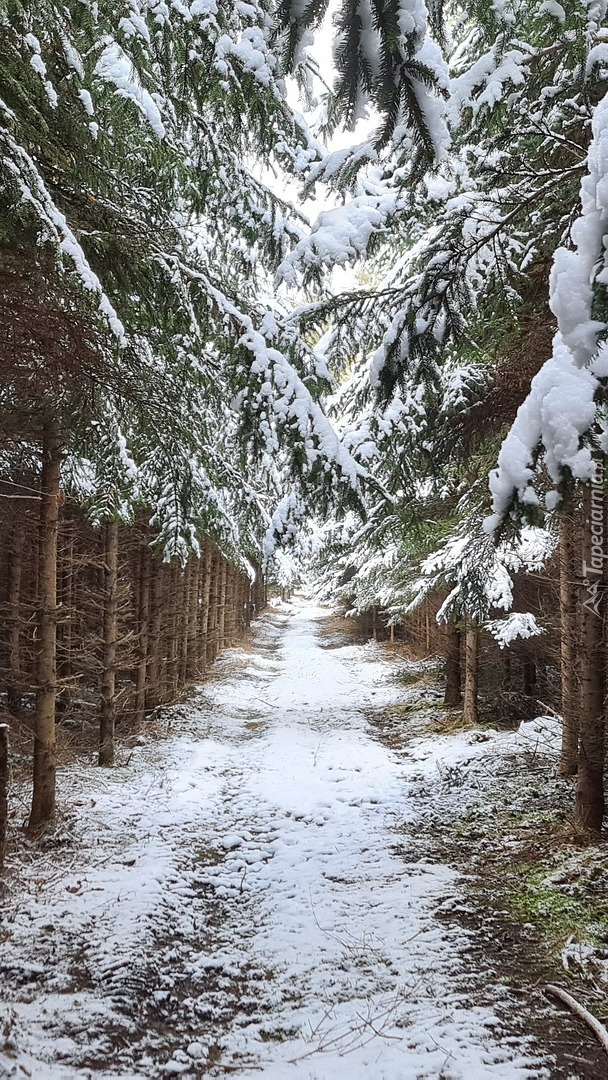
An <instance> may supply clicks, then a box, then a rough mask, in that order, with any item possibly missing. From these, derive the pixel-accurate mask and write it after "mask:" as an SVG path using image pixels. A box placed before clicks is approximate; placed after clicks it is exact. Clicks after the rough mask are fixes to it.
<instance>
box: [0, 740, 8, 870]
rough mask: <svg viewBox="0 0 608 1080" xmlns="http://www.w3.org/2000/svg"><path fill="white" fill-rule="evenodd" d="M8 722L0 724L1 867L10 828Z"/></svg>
mask: <svg viewBox="0 0 608 1080" xmlns="http://www.w3.org/2000/svg"><path fill="white" fill-rule="evenodd" d="M8 736H9V727H8V724H0V869H2V866H3V864H4V856H5V855H6V833H7V829H8Z"/></svg>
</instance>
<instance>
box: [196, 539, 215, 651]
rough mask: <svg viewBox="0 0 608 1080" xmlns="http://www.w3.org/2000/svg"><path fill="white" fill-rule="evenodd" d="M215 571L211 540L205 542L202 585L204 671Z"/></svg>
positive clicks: (201, 641) (201, 635)
mask: <svg viewBox="0 0 608 1080" xmlns="http://www.w3.org/2000/svg"><path fill="white" fill-rule="evenodd" d="M212 573H213V547H212V545H211V542H210V541H207V542H206V543H205V552H204V559H203V580H202V586H201V610H200V620H201V621H200V645H199V650H198V654H199V662H200V664H201V665H202V669H203V671H205V670H206V668H207V659H208V650H209V609H210V598H211V582H212Z"/></svg>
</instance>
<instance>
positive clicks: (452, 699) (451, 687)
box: [443, 622, 462, 706]
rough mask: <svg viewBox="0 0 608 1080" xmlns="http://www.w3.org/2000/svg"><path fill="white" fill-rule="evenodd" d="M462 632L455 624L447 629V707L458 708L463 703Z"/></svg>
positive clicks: (450, 623)
mask: <svg viewBox="0 0 608 1080" xmlns="http://www.w3.org/2000/svg"><path fill="white" fill-rule="evenodd" d="M460 637H461V635H460V631H459V629H458V627H457V626H456V624H455V623H453V622H449V623H446V627H445V695H444V699H443V700H444V703H445V704H446V705H452V706H458V705H460V704H461V702H462V687H461V670H460Z"/></svg>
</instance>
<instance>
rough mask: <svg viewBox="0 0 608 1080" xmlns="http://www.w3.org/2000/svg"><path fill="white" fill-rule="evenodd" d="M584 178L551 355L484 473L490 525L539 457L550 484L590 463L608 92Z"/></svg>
mask: <svg viewBox="0 0 608 1080" xmlns="http://www.w3.org/2000/svg"><path fill="white" fill-rule="evenodd" d="M587 168H588V171H587V175H586V176H585V177H584V179H583V181H582V184H581V203H582V211H581V214H580V217H579V218H578V219H577V221H576V222H575V224H574V225H573V227H572V239H573V242H574V250H568V249H566V248H563V247H562V248H558V250H557V251H556V252H555V256H554V260H553V268H552V271H551V281H550V306H551V310H552V311H553V313H554V315H555V316H556V318H557V322H558V331H557V333H556V335H555V337H554V341H553V355H552V356H551V359H550V360H548V361H547V362H546V363H545V364H544V365H543V367H542V368H541V370H540V371H539V373H538V375H537V376H536V377H535V378H534V380H533V382H532V386H531V389H530V393H529V395H528V397H527V398H526V401H525V402H524V404H523V405H522V406H521V408H520V409H519V412H518V414H517V417H516V419H515V422H514V424H513V426H512V428H511V431H510V432H509V434H508V436H507V438H506V439H505V441H504V443H503V445H502V448H501V451H500V454H499V459H498V468H497V469H496V470H494V471H493V472H492V473H491V474H490V489H491V491H492V495H493V508H494V514H493V515H492V516H491V517H490V518H488V520H487V522H486V528H487V530H488V531H489V532H491V531H493V530H494V529H496V528H497V526H498V525H499V524H500V523H501V521H502V520H503V519H504V517H505V515H506V514H507V513H508V511H509V509H510V508H511V506H512V504H513V502H514V501H518V502H520V503H524V504H526V503H528V504H529V503H536V502H538V496H537V494H536V492H535V491H534V488H533V487H532V483H533V481H534V478H535V476H536V473H537V470H538V465H539V462H537V460H536V453H537V450H538V448H539V447H542V454H541V456H540V459H539V461H540V463H542V464H544V465H545V466H546V468H547V471H548V473H549V476H550V478H551V480H552V481H553V482H554V484H555V485H556V486H557V484H558V483H559V481H560V479H561V478H562V476H563V475H564V471H565V470H566V469H567V470H569V471H570V473H571V474H572V475H573V476H574V477H575V478H576V479H578V480H589V479H590V478H591V477H592V476H593V472H594V465H593V460H592V456H591V450H590V449H589V447H584V446H581V440H582V438H583V437H584V436H585V435H586V434H587V433H588V432H589V431H590V429H591V427H592V425H593V422H594V419H595V415H596V404H595V395H596V392H597V390H598V388H599V385H600V383H599V379H598V376H597V375H595V374H594V373H593V367H592V365H593V360H594V358H595V356H596V353H597V351H598V336H599V335H600V334H601V333H603V332H604V331H605V330H606V324H605V323H604V322H600V321H598V320H597V319H594V318H593V310H592V309H593V301H594V296H595V293H596V290H597V289H598V287H599V288H600V289H606V288H607V287H608V95H606V96H604V98H602V100H601V101H600V102H599V104H598V105H597V107H596V109H595V113H594V115H593V121H592V140H591V145H590V147H589V154H588V162H587Z"/></svg>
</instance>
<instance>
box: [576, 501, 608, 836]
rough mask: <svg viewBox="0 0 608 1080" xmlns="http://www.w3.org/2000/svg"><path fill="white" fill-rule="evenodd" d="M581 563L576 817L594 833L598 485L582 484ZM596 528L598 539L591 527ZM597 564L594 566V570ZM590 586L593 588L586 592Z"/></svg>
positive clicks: (597, 818)
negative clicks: (579, 700) (579, 698)
mask: <svg viewBox="0 0 608 1080" xmlns="http://www.w3.org/2000/svg"><path fill="white" fill-rule="evenodd" d="M583 515H584V538H583V550H584V567H583V573H584V575H585V570H587V573H586V575H585V580H586V582H589V584H590V586H591V589H590V588H589V587H588V586H587V584H583V585H582V587H581V645H582V649H581V714H580V733H579V734H580V738H579V755H578V775H577V790H576V808H575V813H576V820H577V822H578V823H579V825H581V826H582V827H583V828H584V829H585V830H586V831H587V832H589V833H592V834H594V835H599V834H600V832H601V829H602V822H603V819H604V737H605V713H604V699H605V692H606V669H605V664H606V656H605V646H604V618H605V607H606V597H605V587H606V580H605V579H606V573H605V559H606V556H605V554H604V549H605V541H606V514H605V510H604V492H603V488H601V487H600V486H599V485H598V486H596V485H595V484H594V485H592V484H587V485H586V487H585V489H584V494H583ZM596 519H598V520H597V528H598V529H599V528H600V526H601V527H602V530H603V531H602V533H601V542H600V539H599V533H598V539H597V541H595V540H594V533H593V532H592V529H593V527H594V523H595V521H596ZM596 566H597V569H594V568H595V567H596ZM592 590H593V591H592Z"/></svg>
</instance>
